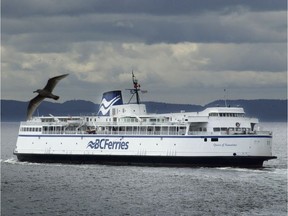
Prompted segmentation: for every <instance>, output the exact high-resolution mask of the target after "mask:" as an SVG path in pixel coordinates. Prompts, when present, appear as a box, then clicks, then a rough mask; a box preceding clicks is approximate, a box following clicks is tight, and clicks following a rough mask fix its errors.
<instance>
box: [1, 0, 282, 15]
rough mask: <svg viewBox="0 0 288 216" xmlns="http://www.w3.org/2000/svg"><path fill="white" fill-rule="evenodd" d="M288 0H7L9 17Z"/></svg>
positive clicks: (265, 6)
mask: <svg viewBox="0 0 288 216" xmlns="http://www.w3.org/2000/svg"><path fill="white" fill-rule="evenodd" d="M286 6H287V3H286V1H285V0H278V1H275V0H265V1H263V0H253V1H251V0H212V1H211V0H201V1H199V0H171V1H166V0H153V1H147V0H137V1H134V0H125V1H119V0H107V1H101V0H83V1H79V0H69V1H58V0H41V1H35V0H22V1H18V0H3V1H2V11H3V12H2V14H3V15H4V16H5V17H6V16H7V17H24V16H53V15H67V16H80V15H83V14H87V13H121V14H124V13H125V14H127V13H133V14H134V13H135V14H153V15H179V14H195V13H201V12H205V11H221V12H227V11H231V10H232V11H233V10H235V8H238V7H245V8H247V9H249V10H252V11H270V10H284V11H285V10H286Z"/></svg>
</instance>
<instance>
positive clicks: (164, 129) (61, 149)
mask: <svg viewBox="0 0 288 216" xmlns="http://www.w3.org/2000/svg"><path fill="white" fill-rule="evenodd" d="M132 74H133V73H132ZM132 81H133V85H134V86H133V88H132V89H129V91H130V92H131V94H132V96H131V98H130V100H129V102H128V103H127V104H124V103H123V98H122V92H121V91H120V90H115V91H109V92H106V93H104V94H103V97H102V101H101V104H100V108H99V111H98V113H97V114H96V115H89V116H53V115H51V114H50V116H42V117H39V116H34V117H33V118H32V119H30V120H27V121H24V122H21V123H20V127H19V135H18V139H17V144H16V149H15V150H14V154H15V155H16V156H17V158H18V160H19V161H29V162H45V163H49V162H56V163H97V164H114V165H115V164H116V165H148V166H192V167H193V166H197V167H199V166H200V167H201V166H203V167H223V166H230V167H262V166H263V162H264V161H267V160H270V159H275V158H276V157H275V156H272V132H270V131H261V130H260V129H259V127H258V126H257V124H258V119H256V118H248V117H246V116H245V112H244V110H243V108H240V107H227V106H226V107H210V108H206V109H205V110H203V111H201V112H185V111H180V112H178V113H166V114H151V113H150V114H148V113H147V110H146V106H145V104H142V103H140V98H139V93H140V91H141V89H140V85H139V84H138V81H137V79H136V78H135V76H134V74H133V75H132ZM133 97H136V102H135V103H131V99H133Z"/></svg>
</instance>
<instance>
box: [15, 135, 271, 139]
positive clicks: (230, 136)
mask: <svg viewBox="0 0 288 216" xmlns="http://www.w3.org/2000/svg"><path fill="white" fill-rule="evenodd" d="M19 137H125V138H178V139H181V138H186V139H187V138H189V139H193V138H272V136H267V135H266V136H265V135H262V136H261V135H255V136H254V135H251V136H247V135H236V136H235V135H228V136H223V135H219V136H217V135H213V136H199V135H197V136H185V135H183V136H161V135H153V136H149V135H147V136H131V135H105V134H103V135H102V134H99V135H59V134H55V135H42V134H41V135H19Z"/></svg>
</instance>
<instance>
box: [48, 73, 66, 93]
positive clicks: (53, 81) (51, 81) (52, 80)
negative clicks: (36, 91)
mask: <svg viewBox="0 0 288 216" xmlns="http://www.w3.org/2000/svg"><path fill="white" fill-rule="evenodd" d="M68 75H69V74H63V75H60V76H56V77H52V78H50V79H49V80H48V82H47V84H46V86H45V87H44V89H43V90H46V91H49V92H52V91H53V89H54V88H55V86H56V85H57V83H58V82H59V81H60V80H61V79H63V78H65V77H66V76H68Z"/></svg>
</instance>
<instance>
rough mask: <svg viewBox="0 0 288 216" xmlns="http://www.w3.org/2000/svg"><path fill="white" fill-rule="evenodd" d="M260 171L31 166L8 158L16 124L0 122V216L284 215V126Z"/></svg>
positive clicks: (277, 128)
mask: <svg viewBox="0 0 288 216" xmlns="http://www.w3.org/2000/svg"><path fill="white" fill-rule="evenodd" d="M261 126H262V128H263V129H265V130H272V131H273V134H274V140H273V155H276V156H278V159H276V160H271V161H269V162H265V164H264V166H265V168H264V169H238V168H158V167H137V166H105V165H65V164H33V163H24V162H17V159H16V157H15V156H14V155H13V154H12V152H13V150H14V148H15V145H16V139H17V132H18V127H19V123H2V124H1V128H2V135H1V215H3V216H4V215H5V216H6V215H9V216H10V215H11V216H17V215H21V216H23V215H37V216H38V215H277V216H278V215H283V216H284V215H285V216H286V215H287V124H286V123H262V124H261Z"/></svg>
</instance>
